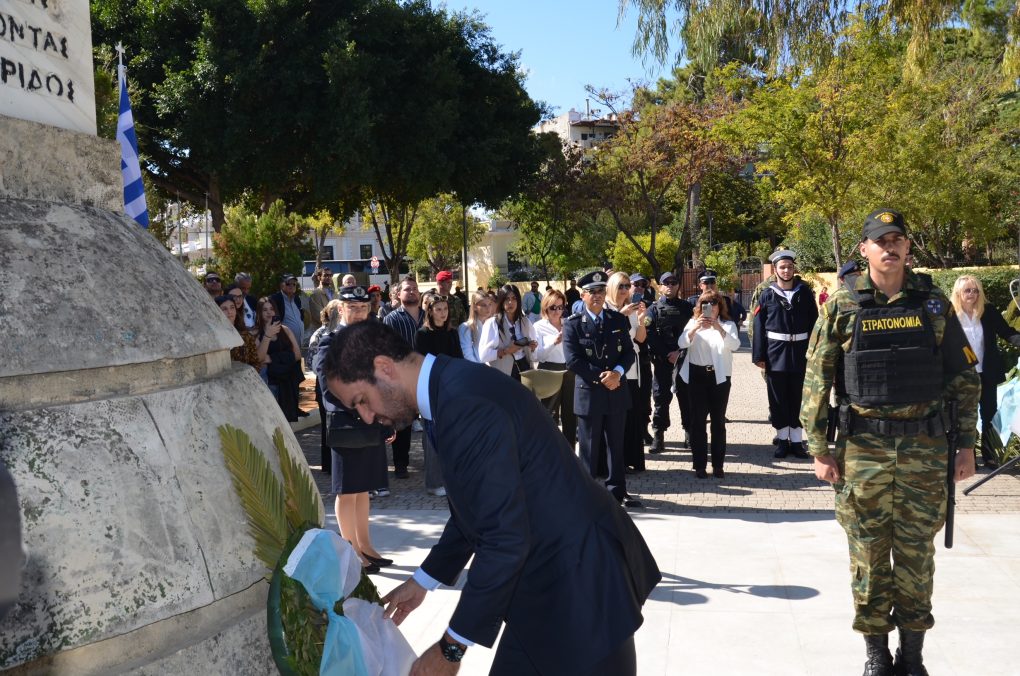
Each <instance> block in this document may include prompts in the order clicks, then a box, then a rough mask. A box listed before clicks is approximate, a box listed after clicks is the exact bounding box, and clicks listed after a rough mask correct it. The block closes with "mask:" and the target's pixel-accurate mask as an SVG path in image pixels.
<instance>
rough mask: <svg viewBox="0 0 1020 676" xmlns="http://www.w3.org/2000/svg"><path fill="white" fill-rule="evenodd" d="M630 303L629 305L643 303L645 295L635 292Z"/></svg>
mask: <svg viewBox="0 0 1020 676" xmlns="http://www.w3.org/2000/svg"><path fill="white" fill-rule="evenodd" d="M630 302H631V303H643V302H645V294H643V293H641V292H640V291H638V292H636V293H635V294H634V295H633V296H631V297H630Z"/></svg>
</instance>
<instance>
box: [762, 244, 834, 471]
mask: <svg viewBox="0 0 1020 676" xmlns="http://www.w3.org/2000/svg"><path fill="white" fill-rule="evenodd" d="M769 261H771V262H772V267H773V270H774V272H775V278H776V279H775V281H774V282H773V283H772V284H770V285H769V287H768V288H767V289H765V290H764V291H762V292H761V295H760V296H759V297H758V305H757V307H755V309H754V338H753V340H752V341H751V361H753V362H754V363H755V364H757V365H758V367H760V368H762V369H764V371H765V382H766V387H767V389H768V397H769V420H771V422H772V426H773V427H774V428H776V436H775V439H774V441H775V444H776V451H775V457H777V458H785V457H786V456H787V455H789V454H791V453H792V454H793V455H795V456H796V457H798V458H807V457H808V454H807V451H806V450H805V449H804V443H803V442H804V430H803V429H802V428H801V424H800V402H801V391H802V390H803V389H804V371H805V370H806V369H807V349H808V338H809V337H810V335H811V329H812V328H813V327H814V325H815V320H816V319H818V305H817V303H815V294H814V292H812V291H811V288H810V287H809V286H808V285H807V284H805V283H804V282H803V281H802V280H801V278H800V277H799V276H797V262H796V255H795V254H794V253H793V252H792V251H790V250H789V249H780V250H779V251H776V252H775V253H773V254H772V255H771V256H769Z"/></svg>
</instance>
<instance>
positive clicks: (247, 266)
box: [213, 200, 312, 296]
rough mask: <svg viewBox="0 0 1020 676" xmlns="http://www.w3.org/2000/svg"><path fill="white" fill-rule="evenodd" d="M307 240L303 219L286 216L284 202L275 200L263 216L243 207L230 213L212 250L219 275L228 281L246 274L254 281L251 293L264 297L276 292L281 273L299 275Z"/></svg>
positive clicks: (309, 249) (309, 251)
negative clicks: (238, 274)
mask: <svg viewBox="0 0 1020 676" xmlns="http://www.w3.org/2000/svg"><path fill="white" fill-rule="evenodd" d="M307 237H308V228H307V224H306V222H305V219H303V218H301V217H300V216H297V215H295V214H288V213H287V212H286V208H285V207H284V204H283V201H281V200H277V201H276V202H274V203H273V204H272V205H271V206H270V207H269V210H268V211H267V212H266V213H264V214H258V213H252V212H251V211H249V210H247V209H246V208H245V207H243V206H237V207H233V208H231V209H229V210H228V211H227V221H226V223H224V225H223V229H222V231H221V232H220V233H219V234H218V235H217V236H216V238H215V239H214V242H213V248H214V249H215V251H216V257H217V259H218V260H219V262H220V274H221V275H224V276H225V277H226V278H230V277H233V276H234V274H236V273H238V272H242V271H243V272H248V273H250V274H251V275H252V278H253V280H254V282H253V285H252V292H253V293H255V294H256V295H259V296H263V295H266V294H269V293H272V292H274V291H276V290H277V288H278V282H279V279H280V275H282V274H283V273H284V272H291V273H293V274H298V273H299V272H300V270H301V269H302V265H303V261H304V260H305V259H306V258H309V257H310V256H311V255H312V247H311V245H310V244H309V243H308V241H307Z"/></svg>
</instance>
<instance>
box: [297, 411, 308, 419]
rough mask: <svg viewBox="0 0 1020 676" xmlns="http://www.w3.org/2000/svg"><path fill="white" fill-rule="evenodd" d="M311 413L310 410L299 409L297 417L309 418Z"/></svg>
mask: <svg viewBox="0 0 1020 676" xmlns="http://www.w3.org/2000/svg"><path fill="white" fill-rule="evenodd" d="M310 415H311V413H310V412H308V411H298V412H297V417H299V418H307V417H308V416H310Z"/></svg>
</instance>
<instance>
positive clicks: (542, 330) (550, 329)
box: [535, 289, 577, 448]
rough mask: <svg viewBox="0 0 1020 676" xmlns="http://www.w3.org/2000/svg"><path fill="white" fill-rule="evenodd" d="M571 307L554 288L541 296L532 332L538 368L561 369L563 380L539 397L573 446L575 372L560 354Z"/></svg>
mask: <svg viewBox="0 0 1020 676" xmlns="http://www.w3.org/2000/svg"><path fill="white" fill-rule="evenodd" d="M569 309H570V308H568V307H567V298H566V296H564V295H563V294H562V293H560V292H559V291H557V290H556V289H553V290H552V291H550V292H549V293H547V294H545V297H544V298H542V310H541V314H542V318H541V319H539V320H538V321H537V322H535V335H536V337H537V338H538V348H537V349H536V350H535V358H536V359H537V360H538V368H540V369H544V370H546V371H562V372H563V384H562V385H561V386H560V390H559V392H557V393H556V394H554V395H553V396H551V397H549V398H548V399H544V400H543V401H542V403H543V404H545V406H546V408H548V409H549V413H550V414H551V415H552V417H553V418H554V419H555V420H558V421H559V423H560V429H561V430H563V436H565V437H566V438H567V441H568V442H570V447H571V448H573V447H574V444H576V443H577V416H576V415H575V414H574V372H573V371H569V370H567V360H566V357H565V356H564V354H563V315H564V314H566V313H567V311H568V310H569Z"/></svg>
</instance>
